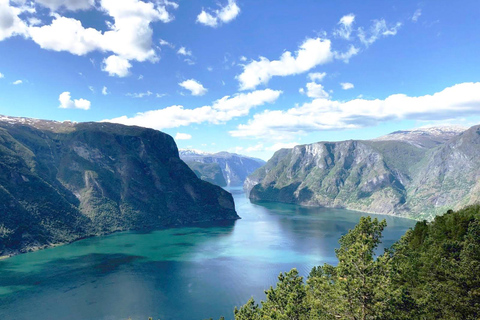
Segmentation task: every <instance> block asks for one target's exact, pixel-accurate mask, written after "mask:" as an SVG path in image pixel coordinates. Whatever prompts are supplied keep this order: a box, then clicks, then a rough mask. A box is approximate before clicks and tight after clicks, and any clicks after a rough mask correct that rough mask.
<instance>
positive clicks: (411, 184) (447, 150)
mask: <svg viewBox="0 0 480 320" xmlns="http://www.w3.org/2000/svg"><path fill="white" fill-rule="evenodd" d="M421 131H422V130H412V131H410V132H408V131H403V132H397V133H394V134H392V135H389V136H386V137H388V138H380V139H375V140H370V141H354V140H351V141H342V142H318V143H314V144H309V145H301V146H296V147H294V148H292V149H283V150H280V151H278V152H276V153H275V155H274V156H273V157H272V159H270V160H269V161H268V162H267V164H266V165H265V166H264V167H262V168H260V169H258V170H257V171H255V172H254V173H253V174H252V175H250V176H249V177H248V178H247V179H246V181H245V185H244V186H245V188H246V189H247V190H248V191H250V198H251V199H252V200H256V201H279V202H289V203H296V204H301V205H308V206H326V207H342V208H348V209H353V210H360V211H366V212H373V213H385V214H396V215H402V216H409V217H413V218H417V219H431V218H432V217H433V216H435V215H436V214H439V213H442V212H445V210H447V209H459V208H461V207H463V206H465V205H467V204H473V203H476V202H478V201H479V200H480V182H479V178H480V126H476V127H472V128H470V129H468V130H466V131H463V130H461V129H451V128H447V129H445V130H443V131H442V129H441V128H434V129H432V128H429V129H428V130H424V131H426V132H421Z"/></svg>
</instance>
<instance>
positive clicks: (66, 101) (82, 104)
mask: <svg viewBox="0 0 480 320" xmlns="http://www.w3.org/2000/svg"><path fill="white" fill-rule="evenodd" d="M58 101H60V106H59V108H61V109H83V110H88V109H90V101H88V100H85V99H75V100H72V98H71V96H70V92H68V91H65V92H63V93H61V94H60V96H59V97H58Z"/></svg>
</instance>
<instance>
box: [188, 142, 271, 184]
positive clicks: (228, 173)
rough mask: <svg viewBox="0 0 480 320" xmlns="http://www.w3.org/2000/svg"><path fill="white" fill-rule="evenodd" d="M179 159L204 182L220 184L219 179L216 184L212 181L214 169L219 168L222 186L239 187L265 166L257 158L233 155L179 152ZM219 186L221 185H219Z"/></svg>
mask: <svg viewBox="0 0 480 320" xmlns="http://www.w3.org/2000/svg"><path fill="white" fill-rule="evenodd" d="M180 158H182V159H183V160H184V161H185V162H186V163H187V164H188V165H189V166H190V167H191V168H192V170H194V171H195V170H197V172H198V175H199V176H202V177H204V180H206V181H209V182H212V183H216V184H218V183H221V182H222V181H221V179H219V177H217V178H216V179H215V181H216V182H214V181H212V179H213V177H212V174H213V171H214V170H215V169H214V167H218V168H220V170H221V172H222V174H223V179H224V180H225V185H224V186H241V185H243V183H244V181H245V179H246V178H247V176H248V175H249V174H251V173H252V172H254V171H255V170H257V169H258V168H260V167H261V166H263V165H264V164H265V161H263V160H261V159H257V158H250V157H246V156H242V155H239V154H235V153H229V152H218V153H213V154H212V153H205V152H199V151H195V150H180ZM195 163H203V164H215V165H213V166H212V165H211V166H205V165H203V166H201V165H198V164H195ZM219 185H221V184H219Z"/></svg>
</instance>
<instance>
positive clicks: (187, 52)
mask: <svg viewBox="0 0 480 320" xmlns="http://www.w3.org/2000/svg"><path fill="white" fill-rule="evenodd" d="M177 54H180V55H182V56H191V55H192V51H190V50H187V48H185V47H180V49H178V51H177Z"/></svg>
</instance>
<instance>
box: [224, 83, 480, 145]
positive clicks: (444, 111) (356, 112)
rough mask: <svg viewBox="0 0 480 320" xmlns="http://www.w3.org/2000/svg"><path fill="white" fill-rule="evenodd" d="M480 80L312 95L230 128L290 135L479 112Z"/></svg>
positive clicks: (265, 134) (245, 132)
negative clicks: (405, 90) (412, 89)
mask: <svg viewBox="0 0 480 320" xmlns="http://www.w3.org/2000/svg"><path fill="white" fill-rule="evenodd" d="M479 105H480V82H476V83H462V84H457V85H454V86H452V87H448V88H446V89H444V90H442V91H440V92H437V93H435V94H433V95H424V96H420V97H409V96H406V95H404V94H393V95H391V96H389V97H387V98H386V99H385V100H380V99H376V100H365V99H354V100H351V101H346V102H341V101H333V100H328V99H314V100H312V101H311V102H308V103H305V104H303V105H302V106H299V107H295V108H291V109H289V110H286V111H284V110H272V111H270V110H266V111H264V112H262V113H259V114H256V115H254V117H253V119H251V120H249V121H248V123H247V124H241V125H239V126H238V127H237V129H236V130H233V131H231V132H230V134H231V135H232V136H234V137H254V138H255V137H262V138H263V137H271V138H272V139H278V140H281V139H289V138H291V137H293V136H295V135H296V134H303V133H306V132H312V131H321V130H333V129H349V128H361V127H365V126H372V125H376V124H378V123H380V122H384V121H393V120H404V119H409V120H424V121H436V120H443V119H458V118H462V117H465V116H468V115H480V108H478V106H479Z"/></svg>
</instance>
